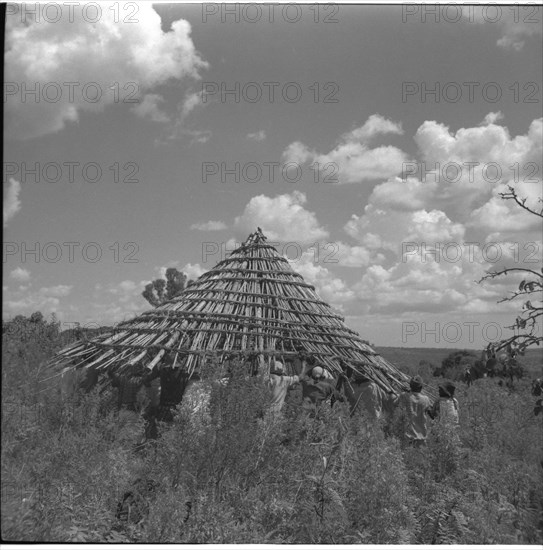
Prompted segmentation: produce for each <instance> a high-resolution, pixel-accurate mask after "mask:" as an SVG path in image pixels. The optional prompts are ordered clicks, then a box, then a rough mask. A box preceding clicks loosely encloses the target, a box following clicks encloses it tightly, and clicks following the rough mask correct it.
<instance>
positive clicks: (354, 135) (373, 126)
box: [343, 114, 403, 142]
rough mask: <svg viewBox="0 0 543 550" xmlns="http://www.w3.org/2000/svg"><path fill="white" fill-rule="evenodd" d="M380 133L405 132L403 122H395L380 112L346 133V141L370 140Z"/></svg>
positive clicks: (400, 133)
mask: <svg viewBox="0 0 543 550" xmlns="http://www.w3.org/2000/svg"><path fill="white" fill-rule="evenodd" d="M379 134H398V135H402V134H403V129H402V124H401V122H393V121H392V120H388V119H386V118H384V117H382V116H381V115H379V114H375V115H371V116H370V117H369V118H368V120H366V122H365V123H364V124H363V125H362V126H361V127H360V128H356V129H355V130H352V131H351V132H349V133H347V134H344V136H343V139H344V140H345V141H351V140H358V141H364V142H365V141H369V140H370V139H371V138H373V137H374V136H377V135H379Z"/></svg>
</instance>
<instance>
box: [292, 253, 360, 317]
mask: <svg viewBox="0 0 543 550" xmlns="http://www.w3.org/2000/svg"><path fill="white" fill-rule="evenodd" d="M290 264H291V266H292V268H293V269H294V270H295V271H297V272H298V273H299V274H300V275H302V277H303V278H304V279H305V281H306V282H309V283H311V284H313V285H314V286H315V290H316V291H317V293H318V294H319V296H320V297H321V298H322V299H323V300H324V301H326V302H328V303H329V304H330V305H332V306H334V307H336V309H338V310H340V311H343V310H344V306H343V304H345V303H347V302H349V300H352V299H353V298H354V296H355V294H354V292H353V291H352V290H351V289H350V288H349V287H348V285H347V284H346V283H345V282H344V281H343V280H341V279H340V278H339V277H337V276H335V275H334V274H332V272H331V271H330V270H329V269H328V268H327V267H324V265H322V264H321V263H320V262H319V261H315V255H314V253H313V251H306V252H304V253H302V255H301V256H300V257H298V258H296V259H294V260H290Z"/></svg>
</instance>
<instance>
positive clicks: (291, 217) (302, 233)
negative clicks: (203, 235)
mask: <svg viewBox="0 0 543 550" xmlns="http://www.w3.org/2000/svg"><path fill="white" fill-rule="evenodd" d="M306 202H307V198H306V195H305V194H304V193H301V192H299V191H294V192H292V193H291V194H285V195H278V196H277V197H273V198H272V197H267V196H265V195H258V196H256V197H253V198H252V199H251V200H250V201H249V203H248V204H247V205H246V207H245V210H244V212H243V214H242V215H241V216H237V217H236V219H235V221H234V227H235V228H236V229H237V230H238V231H240V232H243V234H244V235H246V234H248V233H252V232H253V231H255V229H256V228H257V227H260V228H262V230H263V231H264V233H265V234H266V235H267V236H268V238H269V239H270V240H272V241H283V242H288V241H293V240H294V239H295V240H296V242H298V243H301V244H308V243H311V242H315V241H318V240H321V239H325V238H326V237H328V231H327V230H325V229H324V228H322V227H321V226H320V225H319V223H318V221H317V217H316V215H315V214H314V213H313V212H309V211H308V210H306V209H305V208H304V206H303V205H304V204H305V203H306Z"/></svg>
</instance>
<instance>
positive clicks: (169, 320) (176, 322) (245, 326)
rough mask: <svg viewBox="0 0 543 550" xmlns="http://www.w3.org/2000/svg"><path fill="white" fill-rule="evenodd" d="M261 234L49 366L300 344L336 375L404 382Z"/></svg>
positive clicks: (291, 350) (276, 353)
mask: <svg viewBox="0 0 543 550" xmlns="http://www.w3.org/2000/svg"><path fill="white" fill-rule="evenodd" d="M266 240H267V239H266V237H265V236H264V235H263V233H262V232H261V230H260V229H259V230H258V231H256V232H255V233H253V234H251V235H250V236H249V237H248V239H247V240H246V241H245V242H244V243H243V244H242V245H241V246H240V247H239V248H237V249H236V250H234V251H233V252H232V253H231V254H230V255H229V256H228V258H226V259H225V260H223V261H221V262H219V263H218V264H217V265H216V266H215V267H214V268H213V269H212V270H211V271H208V272H207V273H204V274H203V275H202V276H201V277H199V278H198V279H197V280H196V281H195V282H194V283H193V284H192V285H190V286H189V287H188V288H186V289H185V290H184V291H183V292H181V293H180V294H179V295H178V296H176V297H175V298H173V299H172V300H170V301H168V302H166V303H164V304H162V305H160V306H159V307H157V308H155V309H152V310H150V311H146V312H144V313H142V314H141V315H139V316H137V317H135V318H134V319H131V320H129V321H125V322H123V323H121V324H119V325H117V326H116V327H115V328H114V329H113V330H112V331H110V332H108V333H105V334H101V335H100V336H98V337H95V338H93V339H92V340H88V341H78V342H76V343H74V344H72V345H70V346H69V347H67V348H64V349H63V350H61V351H60V352H59V353H58V354H57V355H56V356H55V357H54V358H53V360H52V362H51V366H53V367H55V368H59V369H63V370H67V369H72V368H78V367H83V366H85V367H89V366H94V367H96V368H97V369H99V370H103V369H106V368H108V367H113V368H119V369H125V368H128V367H130V366H133V365H135V364H137V363H138V362H140V361H142V360H144V359H145V362H146V366H147V367H148V368H153V367H154V366H155V365H156V364H158V363H159V362H160V360H161V358H162V356H163V355H164V353H165V352H166V351H174V352H177V353H178V357H181V358H182V360H181V361H179V362H178V363H177V364H178V365H179V366H180V367H181V368H184V369H186V370H187V371H188V372H189V373H191V374H192V372H194V371H195V370H196V371H197V370H199V368H200V367H201V366H202V364H203V362H204V361H205V360H206V358H207V357H208V356H209V355H215V356H219V358H220V359H221V358H222V359H224V358H225V357H227V356H229V355H230V354H231V353H232V352H236V353H238V354H241V356H249V355H253V356H254V355H255V354H262V355H263V356H264V357H265V358H267V359H268V364H269V362H270V361H272V360H273V359H274V358H275V359H278V360H281V359H282V360H288V359H289V358H294V357H296V356H297V355H299V353H300V352H302V351H303V352H306V353H308V354H313V355H314V356H315V357H316V358H317V360H318V361H319V362H321V363H322V364H323V365H324V366H325V367H326V368H327V369H328V370H329V371H330V372H332V373H333V374H340V373H341V372H342V369H341V366H340V362H341V361H344V362H345V363H347V364H348V365H349V366H351V367H352V368H353V369H354V370H356V371H358V372H360V373H362V374H364V375H366V376H367V377H368V378H370V379H372V380H373V381H374V382H376V383H378V384H379V385H380V386H381V387H383V388H384V389H386V390H395V391H398V390H403V389H406V388H407V387H408V377H407V376H406V375H405V374H404V373H402V372H401V371H399V370H398V369H396V368H395V367H394V366H393V365H391V364H390V363H388V362H387V361H386V360H385V359H384V358H383V357H381V356H380V355H378V354H377V353H376V352H375V351H373V350H372V349H371V347H370V346H368V345H367V344H366V343H365V342H364V341H363V340H362V339H361V338H360V336H359V335H358V334H357V333H356V332H355V331H353V330H351V329H349V328H348V327H347V326H346V325H345V324H344V319H343V318H342V317H340V316H339V315H336V314H334V313H333V312H332V310H331V308H330V306H329V305H328V304H326V303H325V302H324V301H323V300H321V299H320V298H319V296H318V294H317V293H316V292H315V288H314V287H313V286H312V285H310V284H308V283H306V282H304V280H303V277H302V276H301V275H300V274H298V273H296V272H295V271H294V270H293V269H292V267H291V265H290V263H289V262H288V261H287V260H286V259H285V258H283V257H282V256H280V255H279V253H278V252H277V250H276V249H275V248H274V247H273V246H271V245H270V244H267V242H266Z"/></svg>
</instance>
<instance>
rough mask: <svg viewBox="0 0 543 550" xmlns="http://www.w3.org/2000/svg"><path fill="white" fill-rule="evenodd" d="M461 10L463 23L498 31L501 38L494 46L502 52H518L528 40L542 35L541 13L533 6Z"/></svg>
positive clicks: (474, 7) (467, 7)
mask: <svg viewBox="0 0 543 550" xmlns="http://www.w3.org/2000/svg"><path fill="white" fill-rule="evenodd" d="M461 9H462V16H463V18H464V20H465V21H469V22H470V23H472V24H479V25H485V26H486V27H487V28H492V29H494V28H496V29H498V32H499V33H500V34H501V35H502V36H501V37H500V38H499V39H498V40H497V41H496V45H497V46H498V47H500V48H502V49H504V50H512V51H516V52H520V51H522V49H523V48H524V46H525V44H526V40H527V39H528V38H530V37H537V36H540V35H541V34H542V30H543V28H542V25H541V11H540V10H538V9H537V8H536V7H535V5H534V7H532V6H522V5H521V6H520V7H519V5H518V4H515V6H514V7H507V8H506V6H505V5H502V6H499V5H497V6H496V5H494V6H483V7H481V6H463V7H462V8H461ZM515 9H516V12H515Z"/></svg>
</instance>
